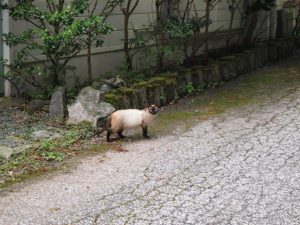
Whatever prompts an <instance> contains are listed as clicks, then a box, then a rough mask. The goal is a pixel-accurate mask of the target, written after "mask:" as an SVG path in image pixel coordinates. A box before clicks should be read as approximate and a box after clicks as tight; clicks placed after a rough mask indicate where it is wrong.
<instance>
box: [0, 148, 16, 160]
mask: <svg viewBox="0 0 300 225" xmlns="http://www.w3.org/2000/svg"><path fill="white" fill-rule="evenodd" d="M13 152H14V151H13V148H11V147H8V146H5V145H0V158H3V159H6V160H7V159H9V158H10V157H11V155H12V154H13Z"/></svg>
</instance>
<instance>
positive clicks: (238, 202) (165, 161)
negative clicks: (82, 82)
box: [0, 88, 300, 225]
mask: <svg viewBox="0 0 300 225" xmlns="http://www.w3.org/2000/svg"><path fill="white" fill-rule="evenodd" d="M125 148H126V149H128V150H129V152H127V153H117V152H109V153H108V154H107V155H106V156H97V157H93V158H87V159H84V160H82V163H81V164H80V165H79V166H78V168H77V169H75V170H73V171H72V172H70V173H66V174H61V175H57V176H53V177H50V178H48V179H42V180H39V181H36V182H34V183H32V184H30V185H27V186H25V187H24V188H22V189H20V190H19V191H17V192H11V193H8V194H7V195H6V196H3V197H2V198H0V224H1V225H13V224H22V225H25V224H34V225H37V224H39V225H42V224H47V225H48V224H72V225H78V224H82V225H89V224H101V225H106V224H107V225H112V224H113V225H117V224H141V225H146V224H162V225H167V224H172V225H176V224H178V225H179V224H180V225H183V224H184V225H188V224H251V225H252V224H258V225H263V224H266V225H267V224H268V225H269V224H272V225H276V224H286V225H293V224H295V225H298V224H300V150H299V149H300V88H299V89H293V90H290V91H289V94H286V95H285V96H280V97H278V98H277V99H273V100H270V101H269V102H267V103H266V104H264V105H260V106H256V105H250V106H247V107H245V108H243V109H235V110H232V111H230V112H227V113H226V114H224V115H223V116H220V117H217V118H213V119H210V120H208V121H205V122H202V123H199V124H198V125H197V126H196V127H194V128H193V129H191V130H190V131H188V132H186V133H184V134H178V135H171V136H167V137H161V138H158V139H151V140H147V141H139V142H135V143H132V144H129V145H127V146H125Z"/></svg>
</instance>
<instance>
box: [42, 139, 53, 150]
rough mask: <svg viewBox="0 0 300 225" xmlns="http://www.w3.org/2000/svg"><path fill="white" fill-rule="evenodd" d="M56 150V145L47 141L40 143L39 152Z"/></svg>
mask: <svg viewBox="0 0 300 225" xmlns="http://www.w3.org/2000/svg"><path fill="white" fill-rule="evenodd" d="M55 148H56V145H55V144H54V143H53V142H52V141H49V140H44V141H42V142H41V143H40V148H39V149H40V150H41V151H51V150H54V149H55Z"/></svg>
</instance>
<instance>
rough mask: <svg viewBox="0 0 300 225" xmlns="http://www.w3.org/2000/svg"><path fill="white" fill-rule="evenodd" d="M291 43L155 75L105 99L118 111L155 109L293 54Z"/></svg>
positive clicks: (258, 48)
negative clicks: (149, 107)
mask: <svg viewBox="0 0 300 225" xmlns="http://www.w3.org/2000/svg"><path fill="white" fill-rule="evenodd" d="M293 50H294V45H293V43H292V42H291V41H274V42H269V43H267V44H263V45H261V46H257V47H255V48H252V49H249V50H246V51H244V52H242V53H238V54H234V55H231V56H226V57H222V58H220V59H218V60H215V61H214V62H212V63H210V64H209V65H207V66H201V65H199V66H192V67H190V68H188V69H181V70H179V71H178V72H176V73H164V74H159V75H157V76H156V77H154V78H151V79H150V80H147V81H144V82H140V83H137V84H134V85H132V86H130V87H123V88H119V89H116V90H113V91H111V92H109V93H107V94H106V95H105V100H106V101H107V102H109V103H111V104H113V105H114V106H115V107H116V108H117V109H120V108H144V107H145V106H147V105H150V104H156V105H158V106H163V105H167V104H169V103H170V102H172V101H174V100H176V99H178V98H181V97H183V96H186V95H187V94H189V93H188V89H193V90H195V91H202V90H205V89H207V88H211V87H215V86H218V85H220V84H222V83H224V82H227V81H230V80H232V79H234V78H236V77H237V76H239V75H242V74H245V73H247V72H251V71H255V70H257V69H259V68H261V67H262V66H264V65H266V64H267V63H275V62H277V61H279V60H281V59H285V58H287V57H288V56H290V55H291V54H292V53H293Z"/></svg>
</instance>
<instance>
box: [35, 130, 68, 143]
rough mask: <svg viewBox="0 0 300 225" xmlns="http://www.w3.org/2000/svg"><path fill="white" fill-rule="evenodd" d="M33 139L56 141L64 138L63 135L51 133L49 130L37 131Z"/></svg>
mask: <svg viewBox="0 0 300 225" xmlns="http://www.w3.org/2000/svg"><path fill="white" fill-rule="evenodd" d="M31 138H32V140H35V141H38V140H42V139H48V140H54V139H59V138H62V135H61V134H59V133H54V132H50V131H48V130H37V131H34V132H33V133H32V134H31Z"/></svg>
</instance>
